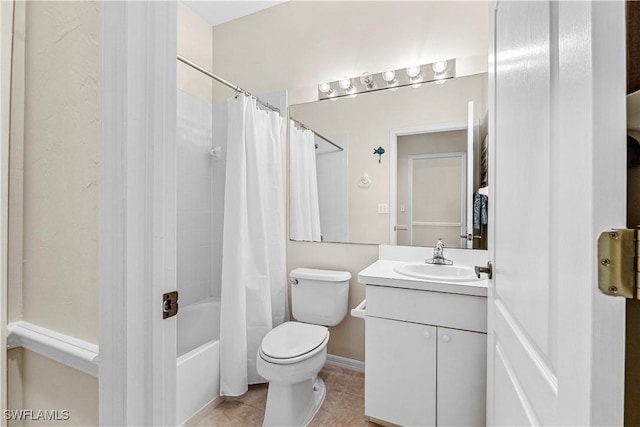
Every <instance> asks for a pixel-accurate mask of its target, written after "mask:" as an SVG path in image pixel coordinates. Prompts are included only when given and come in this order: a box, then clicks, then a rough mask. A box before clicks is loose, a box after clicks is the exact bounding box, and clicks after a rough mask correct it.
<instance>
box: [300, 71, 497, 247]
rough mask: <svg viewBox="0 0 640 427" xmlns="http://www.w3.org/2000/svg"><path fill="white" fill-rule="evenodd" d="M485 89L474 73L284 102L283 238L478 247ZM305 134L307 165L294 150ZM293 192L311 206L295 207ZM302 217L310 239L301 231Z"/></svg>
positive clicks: (482, 77)
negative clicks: (287, 223)
mask: <svg viewBox="0 0 640 427" xmlns="http://www.w3.org/2000/svg"><path fill="white" fill-rule="evenodd" d="M486 91H487V75H486V74H477V75H471V76H464V77H457V78H454V79H450V80H447V81H446V83H445V84H437V83H425V84H423V85H421V86H420V87H418V88H413V87H410V86H408V87H403V88H400V89H398V90H396V91H391V90H383V91H378V92H370V93H362V94H359V95H357V96H356V97H351V98H340V99H337V100H322V101H315V102H309V103H305V104H297V105H293V106H291V107H290V110H289V111H290V116H291V118H292V122H291V128H290V144H291V146H290V154H291V156H290V168H291V171H292V173H291V188H290V190H291V191H290V215H291V224H292V225H291V229H290V238H291V239H292V240H305V241H327V242H344V243H365V244H367V243H368V244H399V245H414V246H433V245H434V244H435V241H436V240H437V239H438V238H442V239H443V240H444V242H445V245H446V246H447V247H457V248H486V235H487V230H486V220H485V219H486V210H487V209H488V208H487V206H488V201H487V200H486V196H482V195H480V194H478V190H479V189H480V186H481V175H483V174H482V170H481V169H482V168H481V165H483V167H484V168H485V169H486V160H485V158H486V153H485V156H483V155H482V153H481V150H482V146H483V144H482V142H483V141H484V140H485V137H486V123H487V115H486V111H487V105H486ZM293 120H295V121H297V122H299V123H295V122H294V121H293ZM301 124H303V125H304V126H305V127H306V128H308V129H311V130H312V131H313V132H315V134H314V133H313V132H311V131H310V130H306V129H304V127H303V126H302V125H301ZM304 133H307V135H308V137H307V140H308V141H311V142H307V144H311V145H313V147H314V149H312V150H308V149H307V150H304V151H306V152H307V153H310V154H308V156H311V157H307V158H306V160H305V159H301V158H299V157H298V155H299V152H300V151H303V149H302V148H301V147H299V146H295V147H294V146H293V144H299V143H300V141H301V139H304V138H302V135H303V134H304ZM309 135H310V136H309ZM326 140H329V141H331V142H332V143H333V144H335V145H331V144H330V143H328V142H327V141H326ZM336 146H338V147H339V148H337V147H336ZM316 147H317V148H316ZM378 147H382V148H383V149H384V150H385V153H384V154H383V155H381V156H379V155H378V154H375V153H374V150H375V149H376V148H378ZM313 153H315V156H313ZM313 170H315V172H313ZM294 171H296V172H295V173H294ZM304 171H307V173H306V174H305V172H304ZM484 175H485V176H486V173H485V174H484ZM313 181H315V187H314V185H313ZM485 181H486V179H485ZM482 185H483V186H485V187H486V185H487V183H486V182H483V183H482ZM301 186H302V187H304V188H305V189H306V190H305V191H308V192H310V193H311V194H316V195H317V196H315V197H316V199H317V204H318V206H317V208H309V205H307V204H306V203H302V201H303V200H306V198H308V196H304V193H303V194H301V193H299V191H300V187H301ZM480 191H481V192H484V191H483V190H480ZM314 192H315V193H314ZM312 199H313V197H312ZM474 200H475V203H474ZM302 205H304V206H302ZM474 208H475V209H474ZM309 217H312V218H316V219H315V220H316V221H317V222H318V224H317V228H319V231H318V232H317V233H316V234H315V235H309V234H304V233H300V229H303V230H304V229H305V227H302V228H300V227H299V222H298V220H299V221H300V222H302V223H305V221H307V218H309ZM312 220H313V219H312ZM294 224H297V225H295V226H294ZM313 227H316V225H313ZM474 227H477V228H474Z"/></svg>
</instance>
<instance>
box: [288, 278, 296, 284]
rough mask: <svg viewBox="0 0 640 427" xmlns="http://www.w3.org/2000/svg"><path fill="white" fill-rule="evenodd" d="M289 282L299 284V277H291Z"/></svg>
mask: <svg viewBox="0 0 640 427" xmlns="http://www.w3.org/2000/svg"><path fill="white" fill-rule="evenodd" d="M289 283H291V284H292V285H297V284H298V279H296V278H295V277H292V278H291V279H289Z"/></svg>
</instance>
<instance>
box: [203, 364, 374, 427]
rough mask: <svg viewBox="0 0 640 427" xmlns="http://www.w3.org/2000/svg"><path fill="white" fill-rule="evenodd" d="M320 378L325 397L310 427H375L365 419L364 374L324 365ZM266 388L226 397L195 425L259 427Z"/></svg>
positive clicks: (260, 385) (250, 387) (255, 388)
mask: <svg viewBox="0 0 640 427" xmlns="http://www.w3.org/2000/svg"><path fill="white" fill-rule="evenodd" d="M319 376H320V378H322V380H323V381H324V384H325V386H326V388H327V395H326V397H325V399H324V403H323V404H322V407H321V408H320V410H319V411H318V413H317V414H316V416H315V417H314V419H313V420H312V421H311V424H309V427H322V426H331V427H334V426H335V427H341V426H377V424H374V423H372V422H369V421H367V419H366V418H365V416H364V373H363V372H358V371H353V370H350V369H345V368H340V367H337V366H333V365H325V367H324V368H322V370H321V371H320V374H319ZM267 388H268V386H267V384H258V385H253V386H249V391H248V392H247V393H245V394H244V395H242V396H239V397H232V398H227V400H226V401H225V402H223V403H222V404H221V405H220V406H218V407H217V408H215V409H214V410H212V411H211V412H210V413H209V414H207V415H206V416H204V418H202V419H201V420H200V422H199V423H198V424H197V425H198V426H234V427H240V426H242V427H251V426H262V419H263V417H264V407H265V404H266V403H267Z"/></svg>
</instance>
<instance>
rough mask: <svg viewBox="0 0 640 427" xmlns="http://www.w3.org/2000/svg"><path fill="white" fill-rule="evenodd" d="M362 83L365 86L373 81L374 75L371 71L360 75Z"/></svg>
mask: <svg viewBox="0 0 640 427" xmlns="http://www.w3.org/2000/svg"><path fill="white" fill-rule="evenodd" d="M360 83H362V84H363V85H365V86H367V85H370V84H371V83H373V76H372V75H371V73H366V72H365V73H362V75H361V76H360Z"/></svg>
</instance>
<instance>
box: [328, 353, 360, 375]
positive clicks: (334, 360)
mask: <svg viewBox="0 0 640 427" xmlns="http://www.w3.org/2000/svg"><path fill="white" fill-rule="evenodd" d="M327 363H328V364H329V365H334V366H339V367H341V368H347V369H352V370H354V371H360V372H364V362H361V361H359V360H354V359H349V358H347V357H342V356H335V355H333V354H327Z"/></svg>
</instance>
